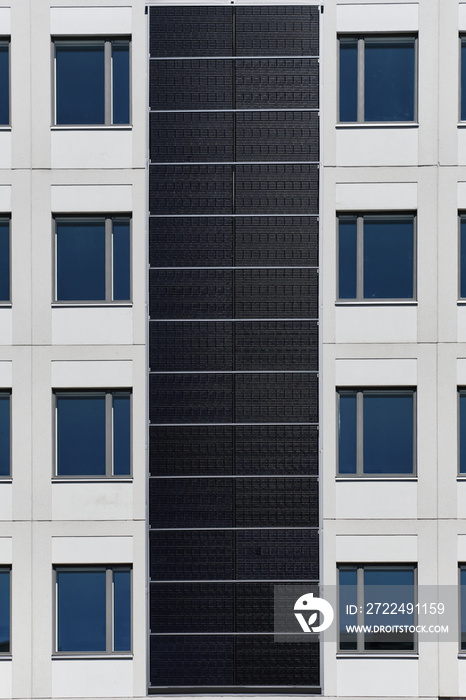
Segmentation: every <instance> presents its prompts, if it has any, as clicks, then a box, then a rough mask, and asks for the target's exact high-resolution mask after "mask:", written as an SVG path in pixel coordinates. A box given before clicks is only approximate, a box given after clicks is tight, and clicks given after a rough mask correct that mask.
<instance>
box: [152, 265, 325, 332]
mask: <svg viewBox="0 0 466 700" xmlns="http://www.w3.org/2000/svg"><path fill="white" fill-rule="evenodd" d="M170 269H173V270H176V269H178V268H176V267H174V268H170ZM266 269H268V268H266ZM271 269H273V268H271ZM245 321H248V322H250V321H257V322H258V323H259V322H262V321H287V322H288V321H313V322H315V323H318V322H319V319H318V318H194V319H193V318H151V317H150V316H149V323H201V322H202V323H206V322H211V323H244V322H245Z"/></svg>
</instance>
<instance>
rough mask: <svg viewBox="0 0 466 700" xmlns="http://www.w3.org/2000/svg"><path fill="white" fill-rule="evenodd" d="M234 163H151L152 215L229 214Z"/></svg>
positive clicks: (150, 193) (231, 202)
mask: <svg viewBox="0 0 466 700" xmlns="http://www.w3.org/2000/svg"><path fill="white" fill-rule="evenodd" d="M232 205H233V171H232V166H231V165H151V166H150V168H149V207H150V213H151V214H230V213H231V212H232Z"/></svg>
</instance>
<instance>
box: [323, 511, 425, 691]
mask: <svg viewBox="0 0 466 700" xmlns="http://www.w3.org/2000/svg"><path fill="white" fill-rule="evenodd" d="M365 505H366V504H365ZM336 561H337V562H339V563H341V562H359V563H361V562H363V563H365V564H367V563H370V562H391V561H392V562H416V561H417V537H416V535H337V537H336ZM350 694H351V693H350Z"/></svg>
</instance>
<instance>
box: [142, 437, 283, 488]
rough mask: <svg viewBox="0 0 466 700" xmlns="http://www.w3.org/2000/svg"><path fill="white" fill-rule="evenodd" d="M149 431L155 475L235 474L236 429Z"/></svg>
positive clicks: (152, 467) (151, 463) (152, 466)
mask: <svg viewBox="0 0 466 700" xmlns="http://www.w3.org/2000/svg"><path fill="white" fill-rule="evenodd" d="M149 430H150V452H149V465H150V473H151V475H152V476H196V475H199V476H204V475H209V474H212V475H215V474H219V475H220V474H232V473H233V471H232V469H233V466H232V465H233V431H234V428H233V427H231V426H215V425H200V426H152V427H151V428H150V429H149ZM294 449H295V450H296V449H297V448H296V447H295V448H294Z"/></svg>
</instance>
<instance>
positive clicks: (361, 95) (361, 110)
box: [358, 38, 364, 122]
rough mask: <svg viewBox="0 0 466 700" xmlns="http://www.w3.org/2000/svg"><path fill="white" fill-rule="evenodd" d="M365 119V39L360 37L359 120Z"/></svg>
mask: <svg viewBox="0 0 466 700" xmlns="http://www.w3.org/2000/svg"><path fill="white" fill-rule="evenodd" d="M363 121H364V39H361V38H359V39H358V122H363Z"/></svg>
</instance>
